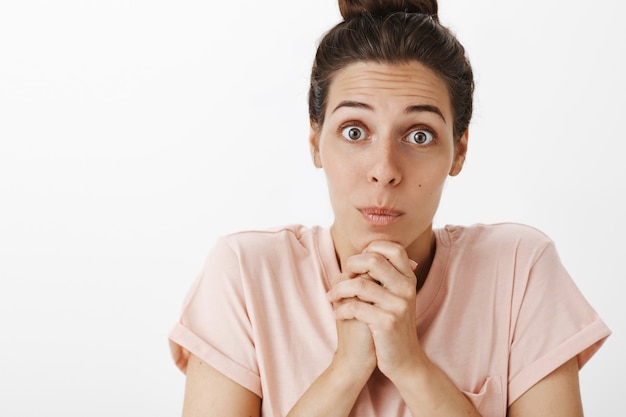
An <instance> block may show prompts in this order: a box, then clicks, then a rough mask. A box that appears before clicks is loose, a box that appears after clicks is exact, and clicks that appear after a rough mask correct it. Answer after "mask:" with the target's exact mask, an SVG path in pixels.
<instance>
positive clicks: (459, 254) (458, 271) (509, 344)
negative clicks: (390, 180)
mask: <svg viewBox="0 0 626 417" xmlns="http://www.w3.org/2000/svg"><path fill="white" fill-rule="evenodd" d="M435 235H436V241H437V250H436V254H435V259H434V261H433V264H432V266H431V270H430V272H429V275H428V278H427V280H426V283H425V284H424V286H423V287H422V289H421V290H420V291H419V293H418V294H417V311H416V312H415V314H416V317H417V332H418V336H419V338H420V342H421V343H422V345H423V347H424V349H425V351H426V353H427V354H428V356H429V358H430V359H431V360H432V361H433V362H434V363H436V364H437V365H438V366H439V367H440V368H441V369H442V370H443V371H444V372H445V373H446V374H447V375H448V376H449V377H450V378H451V379H452V381H453V382H454V383H455V384H456V386H457V387H458V388H459V389H460V390H461V391H463V392H464V393H465V394H466V395H467V397H468V398H469V399H470V400H471V401H472V402H473V404H474V405H475V406H476V408H477V409H478V411H479V412H480V413H481V414H482V415H483V417H495V416H499V417H504V416H505V415H506V409H507V407H508V405H510V404H511V403H512V402H513V401H515V400H516V399H517V398H518V397H519V396H520V395H522V394H523V393H524V392H525V391H526V390H527V389H529V388H530V387H531V386H532V385H534V384H535V383H537V382H538V381H539V380H541V379H542V378H543V377H544V376H546V375H548V374H549V373H550V372H551V371H553V370H554V369H556V368H557V367H559V366H560V365H561V364H563V363H564V362H566V361H567V360H568V359H570V358H572V357H574V356H578V364H579V366H580V367H582V366H583V365H584V364H585V363H586V362H587V360H588V359H589V358H590V357H591V356H592V355H593V354H594V353H595V352H596V351H597V349H598V348H599V347H600V346H601V344H602V343H603V342H604V340H605V339H606V338H607V337H608V336H609V334H610V333H611V332H610V330H609V329H608V328H607V326H606V325H605V324H604V323H603V322H602V320H601V319H600V318H599V317H598V315H597V314H596V312H595V311H594V310H593V308H592V307H591V306H590V305H589V304H588V303H587V301H586V300H585V299H584V297H583V296H582V295H581V293H580V292H579V290H578V289H577V287H576V285H575V284H574V282H573V281H572V279H571V278H570V276H569V275H568V273H567V272H566V271H565V269H564V268H563V266H562V264H561V262H560V260H559V257H558V255H557V252H556V249H555V247H554V244H553V243H552V241H551V240H550V239H548V238H547V237H546V236H545V235H544V234H542V233H541V232H539V231H537V230H536V229H533V228H530V227H527V226H523V225H517V224H498V225H475V226H472V227H457V226H448V227H446V228H443V229H437V230H435ZM337 274H339V266H338V264H337V260H336V256H335V251H334V245H333V241H332V238H331V234H330V230H329V229H328V228H321V227H313V228H307V227H303V226H288V227H283V228H279V229H273V230H265V231H246V232H241V233H236V234H232V235H229V236H226V237H223V238H221V239H219V240H218V242H217V244H216V245H215V247H214V248H213V250H212V251H211V253H210V254H209V256H208V259H207V261H206V264H205V267H204V268H203V270H202V273H201V274H200V276H199V277H198V278H197V280H196V281H195V283H194V285H193V286H192V288H191V290H190V292H189V294H188V296H187V298H186V300H185V302H184V307H183V311H182V315H181V318H180V321H179V322H178V323H177V324H176V325H175V327H174V328H173V329H172V332H171V334H170V344H171V348H172V354H173V357H174V360H175V361H176V364H177V365H178V367H180V369H181V370H183V371H185V369H186V365H187V358H188V356H189V352H192V353H193V354H195V355H196V356H198V357H199V358H201V359H202V360H203V361H205V362H206V363H208V364H210V365H211V366H213V367H214V368H216V369H217V370H218V371H220V372H221V373H223V374H224V375H226V376H227V377H229V378H231V379H232V380H234V381H235V382H237V383H239V384H240V385H242V386H244V387H245V388H247V389H248V390H250V391H252V392H254V393H255V394H257V395H258V396H259V397H261V398H262V399H263V401H262V415H263V416H264V417H270V416H272V417H282V416H285V415H286V414H287V413H288V411H289V410H290V409H291V408H292V406H293V405H294V404H295V403H296V401H297V400H298V399H299V398H300V397H301V396H302V394H303V393H304V392H305V391H306V389H307V388H308V387H309V386H310V385H311V384H312V383H313V381H314V380H315V379H316V378H317V376H318V375H319V374H320V373H321V372H322V371H323V370H324V369H326V367H327V366H328V364H329V363H330V361H331V358H332V356H333V353H334V352H335V347H336V343H337V339H336V327H335V320H334V318H333V314H332V308H331V305H330V303H329V302H328V300H327V298H326V292H327V291H328V290H329V288H330V284H329V282H330V280H331V279H332V277H334V276H336V275H337ZM351 415H352V416H359V417H370V416H371V417H374V416H385V417H395V416H397V417H400V416H402V417H404V416H406V417H410V416H411V413H410V411H409V410H408V409H407V407H406V406H405V405H404V402H403V401H402V398H401V397H400V395H399V393H398V391H397V390H396V389H395V387H394V386H393V385H392V384H391V383H390V381H389V380H387V379H386V378H385V377H384V376H383V375H382V374H380V373H377V372H375V373H374V375H372V377H371V378H370V381H369V382H368V384H367V385H366V386H365V388H364V389H363V391H362V392H361V395H360V396H359V398H358V400H357V403H356V404H355V407H354V409H353V411H352V413H351Z"/></svg>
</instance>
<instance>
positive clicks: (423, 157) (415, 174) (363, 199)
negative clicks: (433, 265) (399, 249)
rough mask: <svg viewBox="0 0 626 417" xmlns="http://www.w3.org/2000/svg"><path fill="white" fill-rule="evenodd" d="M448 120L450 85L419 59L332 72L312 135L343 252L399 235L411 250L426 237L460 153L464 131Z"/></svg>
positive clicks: (342, 254)
mask: <svg viewBox="0 0 626 417" xmlns="http://www.w3.org/2000/svg"><path fill="white" fill-rule="evenodd" d="M452 128H453V116H452V110H451V105H450V99H449V95H448V90H447V87H446V85H445V83H444V82H443V81H442V80H441V79H440V78H439V77H438V76H437V75H436V74H435V73H434V72H432V71H431V70H429V69H428V68H426V67H425V66H423V65H421V64H420V63H417V62H414V63H410V64H402V65H388V64H378V63H355V64H351V65H349V66H348V67H346V68H345V69H343V70H342V71H340V72H339V73H338V74H337V75H336V77H335V79H334V80H333V81H332V83H331V86H330V90H329V94H328V100H327V107H326V114H325V122H324V124H323V126H321V129H316V128H315V127H314V128H312V130H311V139H310V140H311V146H312V150H313V156H314V161H315V164H316V166H318V167H320V168H323V169H324V171H325V173H326V177H327V180H328V188H329V193H330V199H331V204H332V207H333V211H334V214H335V221H334V224H333V237H334V240H335V246H336V249H337V251H338V253H339V256H340V257H341V258H345V257H347V256H350V255H352V254H356V253H360V252H361V251H362V250H363V249H364V248H365V247H366V246H367V245H368V244H369V243H370V242H372V241H373V240H389V241H393V242H397V243H400V244H402V245H403V246H404V247H405V248H407V252H408V253H409V256H411V255H412V253H411V252H412V249H414V250H417V248H418V247H420V245H421V246H422V247H423V246H424V244H425V243H426V244H429V242H430V241H431V239H432V220H433V217H434V215H435V212H436V210H437V206H438V204H439V200H440V197H441V193H442V190H443V187H444V183H445V180H446V177H447V176H448V175H456V174H458V173H459V171H460V170H461V167H462V165H463V161H464V157H465V151H466V146H467V135H466V134H465V135H463V137H462V138H461V140H460V141H458V142H455V141H454V138H453V134H452V131H453V130H452ZM417 255H419V254H415V256H417Z"/></svg>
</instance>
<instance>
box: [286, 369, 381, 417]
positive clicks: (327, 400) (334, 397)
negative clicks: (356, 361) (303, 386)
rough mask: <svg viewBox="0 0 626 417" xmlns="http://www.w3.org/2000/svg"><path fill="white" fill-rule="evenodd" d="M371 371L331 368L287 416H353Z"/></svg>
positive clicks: (316, 381) (318, 379) (315, 382)
mask: <svg viewBox="0 0 626 417" xmlns="http://www.w3.org/2000/svg"><path fill="white" fill-rule="evenodd" d="M370 375H371V372H370V371H367V370H363V369H361V370H360V371H359V372H356V373H355V372H354V371H351V370H349V369H347V368H345V367H343V366H342V365H341V364H338V363H335V362H333V363H331V365H330V366H329V367H328V368H327V369H326V370H325V371H324V372H323V373H322V374H321V375H320V376H319V377H318V378H317V379H316V380H315V381H314V382H313V384H312V385H311V386H310V387H309V389H308V390H307V391H306V392H305V393H304V395H303V396H302V397H301V398H300V399H299V400H298V402H297V403H296V405H295V406H294V407H293V408H292V409H291V411H290V412H289V414H287V417H318V416H319V417H346V416H348V415H349V414H350V411H351V410H352V407H353V406H354V403H355V402H356V400H357V398H358V396H359V394H360V392H361V390H362V389H363V387H364V386H365V384H366V383H367V380H368V379H369V376H370Z"/></svg>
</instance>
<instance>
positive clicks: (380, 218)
mask: <svg viewBox="0 0 626 417" xmlns="http://www.w3.org/2000/svg"><path fill="white" fill-rule="evenodd" d="M359 211H360V212H361V214H362V215H363V217H364V218H365V220H367V222H368V223H370V224H371V225H374V226H387V225H389V224H391V223H394V222H395V221H396V220H397V219H398V218H399V217H400V216H402V215H403V214H404V212H403V211H400V210H396V209H393V208H389V207H362V208H359Z"/></svg>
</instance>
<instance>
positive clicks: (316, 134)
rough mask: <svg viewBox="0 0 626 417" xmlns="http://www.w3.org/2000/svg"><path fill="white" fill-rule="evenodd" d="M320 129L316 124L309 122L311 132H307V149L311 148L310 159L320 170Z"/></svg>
mask: <svg viewBox="0 0 626 417" xmlns="http://www.w3.org/2000/svg"><path fill="white" fill-rule="evenodd" d="M319 144H320V129H319V126H318V125H317V123H315V122H313V121H311V130H310V131H309V147H310V148H311V157H312V158H313V164H314V165H315V167H316V168H322V160H321V158H320V147H319Z"/></svg>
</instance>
